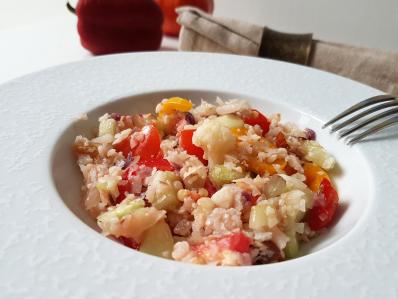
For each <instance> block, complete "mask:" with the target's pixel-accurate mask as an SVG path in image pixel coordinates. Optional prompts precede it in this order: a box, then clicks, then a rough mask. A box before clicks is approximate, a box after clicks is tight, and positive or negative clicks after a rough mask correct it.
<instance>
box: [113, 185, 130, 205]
mask: <svg viewBox="0 0 398 299" xmlns="http://www.w3.org/2000/svg"><path fill="white" fill-rule="evenodd" d="M117 188H118V189H119V196H118V197H117V198H116V199H115V202H116V203H121V202H122V201H123V199H125V198H126V192H127V193H130V192H131V182H130V181H128V180H123V181H121V182H120V183H119V184H118V185H117Z"/></svg>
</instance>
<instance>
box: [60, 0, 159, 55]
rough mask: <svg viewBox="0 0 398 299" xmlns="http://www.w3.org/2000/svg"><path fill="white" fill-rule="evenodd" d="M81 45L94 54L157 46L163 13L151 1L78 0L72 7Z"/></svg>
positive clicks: (152, 48)
mask: <svg viewBox="0 0 398 299" xmlns="http://www.w3.org/2000/svg"><path fill="white" fill-rule="evenodd" d="M67 7H68V9H69V10H70V11H71V12H73V13H75V14H76V16H77V17H78V22H77V29H78V32H79V35H80V41H81V44H82V46H83V47H84V48H86V49H87V50H89V51H90V52H91V53H93V54H95V55H102V54H109V53H118V52H130V51H148V50H157V49H159V46H160V43H161V40H162V24H163V14H162V11H161V9H160V7H159V6H158V5H157V4H156V3H155V2H154V1H153V0H118V1H102V0H79V1H78V3H77V6H76V9H74V8H73V7H72V6H71V5H70V4H69V3H68V5H67Z"/></svg>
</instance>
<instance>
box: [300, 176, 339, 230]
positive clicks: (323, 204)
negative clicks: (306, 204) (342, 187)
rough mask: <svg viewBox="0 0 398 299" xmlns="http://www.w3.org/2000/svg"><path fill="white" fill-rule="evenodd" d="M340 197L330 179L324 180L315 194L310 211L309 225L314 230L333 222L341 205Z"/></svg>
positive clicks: (308, 216)
mask: <svg viewBox="0 0 398 299" xmlns="http://www.w3.org/2000/svg"><path fill="white" fill-rule="evenodd" d="M338 202H339V197H338V195H337V192H336V190H335V189H334V188H333V187H332V184H331V183H330V181H329V180H328V179H323V180H322V182H321V184H320V186H319V190H318V192H317V193H316V194H315V200H314V204H313V206H312V209H310V210H309V211H308V215H307V217H306V218H307V219H306V221H307V223H308V225H309V227H310V228H311V229H312V230H320V229H321V228H324V227H327V226H328V225H329V224H330V223H331V222H332V220H333V217H334V215H335V212H336V209H337V207H338V205H339V203H338Z"/></svg>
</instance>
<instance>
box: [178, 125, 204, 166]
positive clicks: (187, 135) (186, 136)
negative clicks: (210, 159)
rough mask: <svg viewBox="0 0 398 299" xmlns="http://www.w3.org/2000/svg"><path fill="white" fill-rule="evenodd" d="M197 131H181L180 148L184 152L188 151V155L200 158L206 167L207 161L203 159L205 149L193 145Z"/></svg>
mask: <svg viewBox="0 0 398 299" xmlns="http://www.w3.org/2000/svg"><path fill="white" fill-rule="evenodd" d="M195 131H196V130H195V129H190V130H183V131H181V135H180V141H179V142H180V146H181V147H182V148H183V149H184V150H186V151H187V153H188V154H190V155H195V156H196V157H198V158H199V160H201V161H202V162H203V163H205V165H207V161H206V160H205V159H203V155H204V151H203V149H202V148H200V147H198V146H196V145H194V144H193V143H192V136H193V133H194V132H195Z"/></svg>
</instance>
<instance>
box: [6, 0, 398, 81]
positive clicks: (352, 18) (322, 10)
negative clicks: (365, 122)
mask: <svg viewBox="0 0 398 299" xmlns="http://www.w3.org/2000/svg"><path fill="white" fill-rule="evenodd" d="M65 3H66V1H63V0H35V1H33V0H8V1H6V0H0V66H1V68H2V69H3V71H2V72H0V82H2V81H5V80H8V79H11V78H13V77H16V76H19V75H21V74H23V73H27V72H31V71H35V70H38V69H41V68H44V67H48V66H51V65H55V64H59V63H64V62H69V61H73V60H79V59H82V58H85V57H89V56H90V54H89V53H88V52H87V51H86V50H85V49H83V48H82V47H81V45H80V42H79V37H78V34H77V31H76V22H77V19H76V16H74V15H73V14H71V13H70V12H68V11H67V9H66V8H65ZM71 3H72V4H74V3H76V1H73V0H71ZM397 12H398V1H397V0H378V1H375V0H334V1H330V0H214V15H216V16H225V17H231V18H236V19H240V20H245V21H248V22H252V23H257V24H260V25H268V26H269V27H271V28H274V29H276V30H280V31H287V32H298V33H307V32H312V33H314V38H316V39H322V40H326V41H334V42H341V43H347V44H352V45H358V46H364V47H370V48H378V49H382V50H388V51H398V34H397V29H398V17H397ZM162 45H163V47H165V48H168V49H170V48H171V49H173V48H175V47H176V46H177V42H176V40H175V39H174V40H173V39H166V40H163V43H162ZM5 69H6V70H7V71H6V72H5V71H4V70H5Z"/></svg>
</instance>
